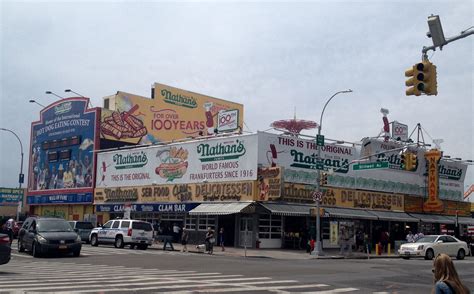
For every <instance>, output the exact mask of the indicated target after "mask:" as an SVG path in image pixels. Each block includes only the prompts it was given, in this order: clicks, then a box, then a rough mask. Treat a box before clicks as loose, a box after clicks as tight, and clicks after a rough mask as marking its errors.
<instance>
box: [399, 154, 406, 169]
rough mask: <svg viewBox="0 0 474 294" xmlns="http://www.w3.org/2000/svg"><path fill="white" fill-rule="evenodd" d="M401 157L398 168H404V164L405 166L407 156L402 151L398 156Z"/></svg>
mask: <svg viewBox="0 0 474 294" xmlns="http://www.w3.org/2000/svg"><path fill="white" fill-rule="evenodd" d="M400 157H401V161H400V169H402V170H405V168H406V166H407V161H406V160H407V156H406V155H405V153H402V155H401V156H400Z"/></svg>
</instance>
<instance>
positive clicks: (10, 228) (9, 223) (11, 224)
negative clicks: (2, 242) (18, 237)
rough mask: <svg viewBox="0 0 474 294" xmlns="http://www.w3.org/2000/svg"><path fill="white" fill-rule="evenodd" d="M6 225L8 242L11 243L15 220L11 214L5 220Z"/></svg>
mask: <svg viewBox="0 0 474 294" xmlns="http://www.w3.org/2000/svg"><path fill="white" fill-rule="evenodd" d="M6 226H7V233H8V238H10V244H12V242H13V227H14V226H15V220H14V219H13V216H12V217H10V218H9V219H8V220H7V223H6Z"/></svg>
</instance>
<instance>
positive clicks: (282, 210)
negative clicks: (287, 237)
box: [260, 203, 315, 216]
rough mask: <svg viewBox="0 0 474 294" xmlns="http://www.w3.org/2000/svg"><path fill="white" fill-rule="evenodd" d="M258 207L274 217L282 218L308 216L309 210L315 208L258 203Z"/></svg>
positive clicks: (310, 206) (311, 206)
mask: <svg viewBox="0 0 474 294" xmlns="http://www.w3.org/2000/svg"><path fill="white" fill-rule="evenodd" d="M260 205H261V206H262V207H263V208H265V209H267V210H269V211H270V212H271V213H272V214H274V215H284V216H310V209H311V208H314V207H315V205H298V204H287V203H260Z"/></svg>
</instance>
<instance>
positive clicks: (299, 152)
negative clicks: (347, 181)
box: [258, 132, 358, 184]
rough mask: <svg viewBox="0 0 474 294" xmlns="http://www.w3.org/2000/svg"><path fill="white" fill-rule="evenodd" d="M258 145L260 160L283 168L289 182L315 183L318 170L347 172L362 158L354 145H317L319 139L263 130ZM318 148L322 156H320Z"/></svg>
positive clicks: (268, 164) (259, 161) (263, 164)
mask: <svg viewBox="0 0 474 294" xmlns="http://www.w3.org/2000/svg"><path fill="white" fill-rule="evenodd" d="M258 144H259V148H258V152H259V155H258V163H259V164H260V165H262V166H281V167H283V168H284V180H285V182H293V183H302V184H314V182H315V179H316V177H317V170H318V169H323V170H328V169H332V170H334V171H335V173H336V174H347V173H348V172H349V163H350V162H351V161H353V160H355V159H357V158H358V154H357V150H356V148H354V147H348V146H343V145H326V146H317V145H316V141H312V140H305V139H301V138H296V137H288V136H282V135H276V134H270V133H263V132H259V133H258ZM318 148H321V159H318V156H317V154H318Z"/></svg>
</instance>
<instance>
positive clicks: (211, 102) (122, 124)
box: [101, 83, 243, 144]
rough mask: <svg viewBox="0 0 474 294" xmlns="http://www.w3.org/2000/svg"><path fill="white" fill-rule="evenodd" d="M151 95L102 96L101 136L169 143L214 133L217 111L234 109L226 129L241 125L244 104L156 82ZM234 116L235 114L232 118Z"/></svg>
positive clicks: (138, 141) (125, 140)
mask: <svg viewBox="0 0 474 294" xmlns="http://www.w3.org/2000/svg"><path fill="white" fill-rule="evenodd" d="M153 93H154V94H153V96H154V97H153V98H152V99H150V98H147V97H142V96H138V95H133V94H129V93H125V92H117V94H115V95H111V96H108V97H104V99H105V100H106V101H108V103H109V109H104V110H103V113H102V118H101V137H102V138H105V139H108V140H114V141H122V142H129V143H134V144H137V143H140V144H145V143H155V142H170V141H172V140H177V139H184V138H188V137H196V136H201V135H206V136H207V135H211V134H214V131H215V129H217V128H218V118H219V112H223V111H229V110H235V111H236V112H235V113H230V114H232V115H234V117H229V121H227V119H228V116H225V117H224V119H222V116H220V119H221V120H222V121H221V122H220V123H221V128H223V129H225V127H223V124H222V123H223V122H224V123H229V124H230V123H232V124H230V125H228V126H227V130H230V129H231V128H232V129H235V128H237V127H240V128H242V126H243V105H242V104H238V103H234V102H230V101H226V100H221V99H218V98H214V97H209V96H206V95H202V94H197V93H193V92H189V91H185V90H181V89H178V88H174V87H170V86H166V85H162V84H158V83H156V84H155V85H154V87H153ZM235 115H236V117H235Z"/></svg>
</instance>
